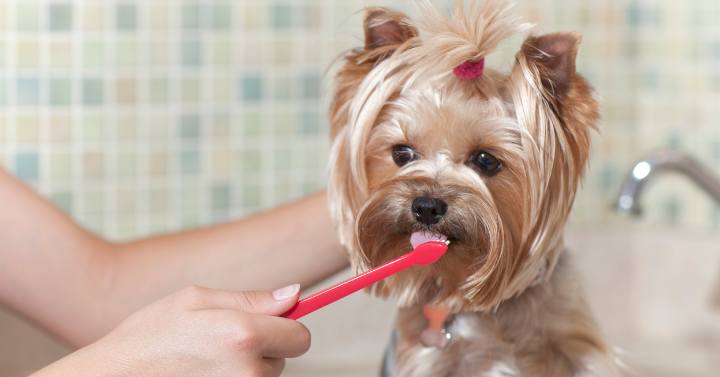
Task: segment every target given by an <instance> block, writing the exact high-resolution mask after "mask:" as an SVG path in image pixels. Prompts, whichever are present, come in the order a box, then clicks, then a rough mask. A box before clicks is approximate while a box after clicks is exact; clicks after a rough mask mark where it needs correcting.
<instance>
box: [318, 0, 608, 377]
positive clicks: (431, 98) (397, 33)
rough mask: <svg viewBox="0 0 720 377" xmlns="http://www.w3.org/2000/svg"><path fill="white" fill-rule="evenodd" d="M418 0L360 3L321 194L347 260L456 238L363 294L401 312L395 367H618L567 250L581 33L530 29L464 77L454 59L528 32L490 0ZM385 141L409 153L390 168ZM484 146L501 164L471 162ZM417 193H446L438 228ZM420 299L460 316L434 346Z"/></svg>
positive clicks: (585, 110) (577, 150)
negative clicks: (448, 3)
mask: <svg viewBox="0 0 720 377" xmlns="http://www.w3.org/2000/svg"><path fill="white" fill-rule="evenodd" d="M416 3H417V5H418V13H419V19H418V20H416V21H413V20H411V19H409V18H408V17H407V16H406V15H404V14H402V13H399V12H395V11H392V10H388V9H384V8H372V9H368V10H367V11H366V14H365V23H364V29H365V30H364V31H365V46H364V47H362V48H358V49H356V50H353V51H351V52H350V53H348V54H347V56H346V58H345V60H344V64H343V66H342V67H341V68H340V70H339V73H338V75H337V77H336V90H335V94H334V97H333V103H332V105H331V109H330V118H331V136H332V138H333V147H332V154H331V165H330V174H331V179H330V181H331V182H330V187H329V195H330V201H331V208H332V211H333V214H334V216H335V219H336V221H337V224H338V228H339V233H340V237H341V240H342V242H343V244H344V245H345V246H346V247H347V249H348V251H349V253H350V256H351V261H352V263H353V265H354V267H355V268H356V269H358V270H366V269H368V268H371V267H373V266H376V265H378V264H381V263H383V262H386V261H388V260H390V259H392V258H394V257H397V256H399V255H401V254H403V253H405V252H407V251H408V250H409V248H410V244H409V242H408V240H409V237H410V234H411V233H412V232H413V231H419V230H432V231H435V232H440V233H442V234H445V235H447V236H449V237H450V239H451V244H450V247H449V250H448V252H447V254H446V255H445V256H444V257H443V258H442V259H441V260H440V261H439V262H437V263H436V264H434V265H431V266H421V267H415V268H411V269H409V270H407V271H405V272H402V273H400V274H398V275H396V276H394V277H392V278H389V279H387V280H385V281H384V282H381V283H378V284H376V285H375V286H374V287H373V289H372V292H373V293H375V294H376V295H378V296H381V297H394V298H396V299H397V300H398V302H399V304H400V306H401V309H400V313H399V317H398V324H397V331H398V343H397V349H396V355H397V361H396V363H397V371H396V372H397V375H398V376H403V377H421V376H428V377H440V376H448V377H449V376H454V377H465V376H525V377H564V376H615V375H619V373H618V371H617V368H616V366H615V361H614V359H613V357H612V356H611V352H610V350H609V348H608V346H607V345H606V343H605V342H604V340H603V339H602V337H601V335H600V334H599V331H598V329H597V327H596V325H595V323H594V321H593V319H592V317H591V315H590V313H589V312H588V308H587V306H586V304H585V302H584V300H583V297H582V294H581V292H580V289H579V288H578V286H577V283H576V282H575V280H574V279H573V277H572V273H571V269H570V268H569V266H568V263H567V262H566V261H565V260H564V258H565V257H563V256H562V252H563V229H564V227H565V224H566V221H567V218H568V214H569V212H570V209H571V207H572V203H573V199H574V196H575V192H576V190H577V187H578V184H579V182H580V180H581V178H582V175H583V172H584V170H585V166H586V162H587V158H588V152H589V133H590V132H591V130H592V129H593V128H594V126H595V123H596V121H597V119H598V105H597V103H596V101H595V100H594V99H593V97H592V93H591V88H590V86H589V85H588V83H587V82H586V81H585V80H584V79H583V78H582V77H581V76H580V75H578V74H577V73H576V72H575V56H576V52H577V48H578V44H579V42H580V36H579V35H578V34H576V33H555V34H547V35H542V36H530V37H528V38H527V39H526V40H525V41H524V43H523V44H522V47H521V48H520V51H519V52H518V53H517V55H516V59H515V64H514V66H513V67H512V68H511V70H510V72H509V73H505V74H504V73H500V72H498V71H493V70H485V73H484V74H483V75H482V77H480V78H477V79H474V80H460V79H459V78H457V77H455V76H454V75H453V73H452V71H453V68H454V67H456V66H458V65H460V64H461V63H463V62H465V61H468V60H476V59H479V58H482V57H485V56H486V55H487V54H488V53H490V52H491V51H492V50H493V49H494V48H495V47H496V45H497V44H498V43H499V42H500V41H502V40H503V39H505V38H507V37H508V36H510V35H512V34H515V33H521V32H524V31H526V30H528V28H529V26H528V25H527V24H524V23H520V22H519V21H518V20H517V19H515V18H514V17H513V16H512V15H511V13H510V11H509V7H508V6H507V4H505V3H503V2H501V1H499V0H488V1H487V2H485V3H483V4H480V3H478V2H471V3H470V4H467V5H466V4H464V2H463V1H462V0H460V1H458V2H457V3H456V5H455V10H454V13H453V16H452V18H450V19H448V18H445V17H444V16H442V15H441V14H440V13H439V12H438V11H437V10H436V9H435V8H434V7H433V6H432V5H431V4H430V3H429V2H428V0H419V1H417V2H416ZM395 145H409V146H412V147H414V148H415V150H416V151H417V153H418V156H419V158H418V159H417V160H415V161H412V162H411V163H408V164H407V165H404V166H402V167H398V166H397V165H396V164H395V163H394V162H393V159H392V157H391V151H392V148H393V146H395ZM480 149H482V150H485V151H490V152H491V153H492V154H493V155H495V156H496V157H497V158H499V160H500V161H502V166H503V169H502V171H500V172H499V173H497V174H496V175H493V176H488V175H483V174H482V173H481V172H479V171H477V169H475V168H474V167H473V166H471V165H470V164H469V163H468V159H469V158H470V157H469V156H471V155H472V154H473V153H474V152H475V151H477V150H480ZM419 196H431V197H435V198H441V199H442V200H444V201H445V202H447V204H448V210H447V214H446V215H445V216H444V217H443V218H442V219H441V221H440V222H439V223H437V224H435V225H431V226H427V225H423V224H421V223H419V222H417V221H415V219H414V218H413V215H412V213H411V210H410V207H411V203H412V201H413V200H414V199H415V198H417V197H419ZM425 304H433V305H441V306H445V307H447V308H449V309H450V311H451V312H452V313H454V314H455V316H454V320H453V321H452V323H451V324H450V328H449V331H450V332H451V333H452V334H453V336H454V339H453V341H452V343H451V344H450V345H449V346H448V347H447V348H445V349H436V348H429V347H424V346H423V345H421V343H420V341H419V336H420V333H421V331H422V330H423V329H424V328H425V326H426V320H425V318H424V316H423V314H422V306H423V305H425Z"/></svg>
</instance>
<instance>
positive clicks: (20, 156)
mask: <svg viewBox="0 0 720 377" xmlns="http://www.w3.org/2000/svg"><path fill="white" fill-rule="evenodd" d="M39 160H40V159H39V157H38V154H37V152H18V153H16V154H15V166H14V172H15V175H16V176H17V177H18V178H20V179H22V180H23V181H25V182H33V181H36V180H37V179H38V178H39V177H40V162H39Z"/></svg>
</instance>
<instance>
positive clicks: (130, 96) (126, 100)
mask: <svg viewBox="0 0 720 377" xmlns="http://www.w3.org/2000/svg"><path fill="white" fill-rule="evenodd" d="M115 100H116V101H117V102H118V103H120V104H133V103H135V102H136V101H137V81H136V80H135V79H118V80H117V81H115Z"/></svg>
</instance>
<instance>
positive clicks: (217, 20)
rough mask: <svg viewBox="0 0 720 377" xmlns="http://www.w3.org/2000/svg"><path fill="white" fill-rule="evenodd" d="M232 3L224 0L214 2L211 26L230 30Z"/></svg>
mask: <svg viewBox="0 0 720 377" xmlns="http://www.w3.org/2000/svg"><path fill="white" fill-rule="evenodd" d="M232 14H233V12H232V3H231V2H230V1H223V2H220V3H218V4H214V5H213V6H212V8H211V13H210V27H212V28H213V29H215V30H228V29H230V27H231V26H232Z"/></svg>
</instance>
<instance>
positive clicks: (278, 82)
mask: <svg viewBox="0 0 720 377" xmlns="http://www.w3.org/2000/svg"><path fill="white" fill-rule="evenodd" d="M272 86H273V98H275V99H279V100H287V99H290V98H292V97H293V95H294V90H293V89H294V88H293V80H291V79H290V78H289V77H276V78H275V79H274V80H273V85H272Z"/></svg>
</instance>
